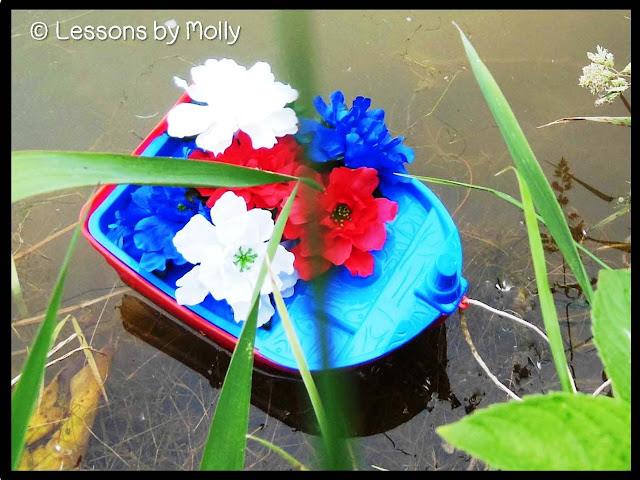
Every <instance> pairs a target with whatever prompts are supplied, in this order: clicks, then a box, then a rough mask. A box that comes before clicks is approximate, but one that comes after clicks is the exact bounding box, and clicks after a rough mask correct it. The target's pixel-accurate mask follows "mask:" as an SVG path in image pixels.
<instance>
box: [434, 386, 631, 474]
mask: <svg viewBox="0 0 640 480" xmlns="http://www.w3.org/2000/svg"><path fill="white" fill-rule="evenodd" d="M436 431H437V433H438V434H439V435H440V436H441V437H442V438H444V439H445V440H446V441H447V442H449V443H450V444H451V445H453V446H454V447H456V448H458V449H461V450H464V451H465V452H467V453H469V454H471V455H473V456H474V457H477V458H479V459H480V460H482V461H484V462H486V463H488V464H489V465H491V466H493V467H497V468H500V469H502V470H629V469H630V468H631V409H630V405H629V404H628V403H626V402H622V401H619V400H616V399H613V398H610V397H606V396H600V397H592V396H591V395H584V394H581V393H579V394H569V393H564V392H555V393H549V394H546V395H529V396H525V397H524V398H523V401H522V402H509V403H502V404H494V405H491V406H489V407H487V408H484V409H480V410H476V411H475V412H473V413H472V414H471V415H469V416H467V417H465V418H463V419H462V420H459V421H458V422H455V423H452V424H450V425H443V426H441V427H438V429H437V430H436Z"/></svg>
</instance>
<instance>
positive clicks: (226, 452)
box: [200, 184, 299, 470]
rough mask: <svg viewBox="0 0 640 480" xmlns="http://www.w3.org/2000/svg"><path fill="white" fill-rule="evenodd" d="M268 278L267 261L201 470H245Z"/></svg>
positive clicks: (285, 214)
mask: <svg viewBox="0 0 640 480" xmlns="http://www.w3.org/2000/svg"><path fill="white" fill-rule="evenodd" d="M298 187H299V184H297V185H296V186H295V187H294V189H293V191H292V192H291V195H289V198H288V200H287V203H285V205H284V207H283V208H282V211H281V213H280V215H279V217H278V220H277V221H276V224H275V227H274V229H273V235H272V236H271V239H270V240H269V243H268V246H267V255H268V258H269V259H270V261H271V260H273V257H274V255H275V253H276V249H277V248H278V245H279V244H280V240H281V239H282V232H283V230H284V226H285V223H286V222H287V219H288V218H289V213H290V212H291V205H292V204H293V200H294V198H295V196H296V193H297V191H298ZM266 275H267V262H266V261H264V262H263V263H262V266H261V268H260V272H259V274H258V279H257V282H256V286H255V288H254V290H253V295H252V298H251V305H252V308H251V312H250V313H249V316H248V318H247V321H246V322H245V324H244V325H243V327H242V331H241V332H240V337H239V338H238V343H237V344H236V347H235V349H234V351H233V355H232V356H231V362H230V364H229V368H228V370H227V374H226V375H225V377H224V382H223V384H222V388H221V389H220V397H219V399H218V405H217V406H216V411H215V414H214V416H213V420H212V422H211V428H210V430H209V437H208V439H207V443H206V445H205V448H204V453H203V456H202V461H201V463H200V470H242V469H243V468H244V456H245V448H246V445H247V436H246V435H247V428H248V425H249V405H250V400H251V378H252V374H253V347H254V342H255V336H256V329H257V323H258V299H259V294H260V290H261V288H262V283H263V282H264V280H265V278H266Z"/></svg>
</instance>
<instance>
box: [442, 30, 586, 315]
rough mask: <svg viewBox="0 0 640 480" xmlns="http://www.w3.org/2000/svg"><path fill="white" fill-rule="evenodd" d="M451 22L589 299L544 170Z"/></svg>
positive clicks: (541, 210)
mask: <svg viewBox="0 0 640 480" xmlns="http://www.w3.org/2000/svg"><path fill="white" fill-rule="evenodd" d="M454 25H455V26H456V28H457V29H458V31H459V32H460V37H461V38H462V43H463V45H464V49H465V51H466V53H467V57H468V58H469V63H470V64H471V68H472V70H473V73H474V75H475V77H476V80H477V82H478V85H479V86H480V90H481V91H482V94H483V95H484V98H485V100H486V102H487V105H488V106H489V109H490V110H491V113H492V114H493V118H494V119H495V121H496V123H497V124H498V128H499V129H500V133H502V136H503V137H504V140H505V143H506V144H507V148H508V149H509V152H510V153H511V157H512V158H513V161H514V163H515V165H516V168H517V169H518V172H519V173H520V174H521V175H522V176H523V177H524V180H525V181H526V182H527V185H528V187H529V189H530V190H531V197H532V198H533V203H534V205H535V206H536V208H537V210H538V212H539V213H540V215H541V216H542V218H544V221H545V223H546V225H547V227H548V228H549V233H550V234H551V236H553V238H554V240H555V241H556V243H557V245H558V248H559V249H560V251H561V252H562V254H563V255H564V258H565V260H566V262H567V263H568V264H569V267H570V268H571V270H572V271H573V274H574V275H575V276H576V279H577V281H578V283H579V284H580V286H581V287H582V291H583V292H584V295H585V297H586V298H587V300H588V301H589V302H590V301H591V298H592V296H593V288H592V287H591V282H590V281H589V276H588V275H587V272H586V270H585V268H584V265H583V264H582V261H581V260H580V256H579V255H578V250H577V248H576V246H575V243H574V241H573V237H572V236H571V231H570V230H569V226H568V224H567V222H566V220H565V218H564V215H563V213H562V210H561V208H560V205H559V204H558V201H557V200H556V197H555V195H554V193H553V190H552V189H551V185H549V182H548V181H547V179H546V177H545V176H544V172H543V171H542V168H540V164H539V163H538V161H537V160H536V157H535V155H534V154H533V151H532V150H531V147H530V146H529V143H528V142H527V139H526V137H525V136H524V133H523V132H522V129H521V128H520V125H519V124H518V120H516V117H515V115H514V114H513V112H512V111H511V107H509V104H508V102H507V99H506V98H505V97H504V95H503V94H502V91H501V90H500V87H499V86H498V84H497V83H496V81H495V79H494V78H493V76H492V75H491V72H489V70H488V69H487V67H486V66H485V65H484V63H482V60H480V57H479V56H478V54H477V52H476V51H475V49H474V48H473V45H471V43H470V42H469V40H468V39H467V37H466V36H465V34H464V33H463V32H462V30H461V29H460V27H458V25H456V24H455V22H454Z"/></svg>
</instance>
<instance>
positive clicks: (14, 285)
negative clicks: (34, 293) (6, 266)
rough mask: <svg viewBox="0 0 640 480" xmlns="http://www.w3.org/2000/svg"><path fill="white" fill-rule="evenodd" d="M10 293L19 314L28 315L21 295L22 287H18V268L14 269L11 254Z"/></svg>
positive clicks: (14, 263)
mask: <svg viewBox="0 0 640 480" xmlns="http://www.w3.org/2000/svg"><path fill="white" fill-rule="evenodd" d="M11 294H12V295H13V300H14V301H15V302H16V305H17V307H18V310H19V311H20V315H22V316H23V317H26V316H27V315H29V310H28V309H27V304H26V303H25V301H24V297H23V296H22V288H21V287H20V279H19V278H18V270H16V262H15V261H14V260H13V255H11Z"/></svg>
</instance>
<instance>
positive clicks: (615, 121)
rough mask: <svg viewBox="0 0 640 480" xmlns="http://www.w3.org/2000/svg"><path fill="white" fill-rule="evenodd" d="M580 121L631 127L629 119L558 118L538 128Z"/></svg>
mask: <svg viewBox="0 0 640 480" xmlns="http://www.w3.org/2000/svg"><path fill="white" fill-rule="evenodd" d="M581 120H587V121H589V122H599V123H611V124H613V125H621V126H623V127H630V126H631V117H567V118H560V119H558V120H555V121H553V122H550V123H545V124H544V125H540V126H539V127H538V128H543V127H548V126H549V125H556V124H559V123H570V122H579V121H581Z"/></svg>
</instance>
